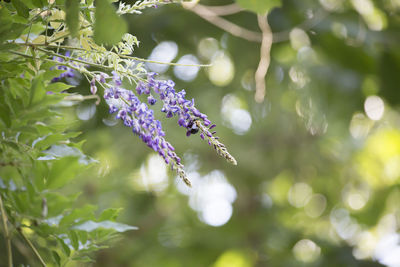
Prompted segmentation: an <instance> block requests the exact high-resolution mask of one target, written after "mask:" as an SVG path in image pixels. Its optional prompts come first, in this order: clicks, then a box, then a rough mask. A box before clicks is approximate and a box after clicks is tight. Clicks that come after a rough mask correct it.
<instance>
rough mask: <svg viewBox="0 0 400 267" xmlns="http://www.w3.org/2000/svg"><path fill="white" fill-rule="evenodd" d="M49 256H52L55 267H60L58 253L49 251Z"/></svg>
mask: <svg viewBox="0 0 400 267" xmlns="http://www.w3.org/2000/svg"><path fill="white" fill-rule="evenodd" d="M51 254H52V256H53V259H54V261H55V262H56V263H57V266H61V258H60V256H59V255H58V253H57V252H55V251H54V250H53V251H51Z"/></svg>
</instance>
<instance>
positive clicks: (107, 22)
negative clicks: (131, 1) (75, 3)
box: [94, 0, 127, 45]
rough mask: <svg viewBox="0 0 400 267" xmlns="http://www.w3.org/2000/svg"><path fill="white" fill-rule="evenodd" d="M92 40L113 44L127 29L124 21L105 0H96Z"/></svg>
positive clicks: (98, 42)
mask: <svg viewBox="0 0 400 267" xmlns="http://www.w3.org/2000/svg"><path fill="white" fill-rule="evenodd" d="M95 18H96V22H95V25H94V40H95V42H96V43H97V44H109V45H113V44H115V43H117V42H119V41H120V40H121V38H122V35H123V34H124V33H126V31H127V25H126V22H125V21H124V20H123V19H122V18H121V17H119V16H118V15H117V14H116V12H115V8H114V6H112V5H111V4H110V3H109V2H108V1H107V0H96V11H95Z"/></svg>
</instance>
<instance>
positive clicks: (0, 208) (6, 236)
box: [0, 194, 13, 267]
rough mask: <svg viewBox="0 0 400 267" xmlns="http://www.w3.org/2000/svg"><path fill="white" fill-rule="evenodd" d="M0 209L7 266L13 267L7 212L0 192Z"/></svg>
mask: <svg viewBox="0 0 400 267" xmlns="http://www.w3.org/2000/svg"><path fill="white" fill-rule="evenodd" d="M0 211H1V218H2V221H3V228H4V239H5V240H6V248H7V262H8V267H13V261H12V250H11V237H10V233H9V232H8V227H7V214H6V211H5V210H4V206H3V199H2V197H1V194H0Z"/></svg>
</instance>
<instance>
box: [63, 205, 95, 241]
mask: <svg viewBox="0 0 400 267" xmlns="http://www.w3.org/2000/svg"><path fill="white" fill-rule="evenodd" d="M96 209H97V207H96V206H93V205H85V206H83V207H82V208H79V209H74V210H73V211H71V213H70V214H68V215H65V216H64V217H63V218H62V219H61V221H60V225H62V226H70V225H71V224H72V223H74V222H75V221H77V220H81V221H82V220H91V219H93V218H94V212H95V210H96ZM81 242H82V240H81ZM82 243H85V242H82Z"/></svg>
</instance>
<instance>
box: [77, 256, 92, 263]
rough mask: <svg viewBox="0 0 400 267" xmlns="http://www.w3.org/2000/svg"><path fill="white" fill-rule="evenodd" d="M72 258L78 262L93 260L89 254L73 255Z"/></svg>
mask: <svg viewBox="0 0 400 267" xmlns="http://www.w3.org/2000/svg"><path fill="white" fill-rule="evenodd" d="M72 260H74V261H80V262H94V260H92V259H91V258H89V256H78V257H73V258H72Z"/></svg>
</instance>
